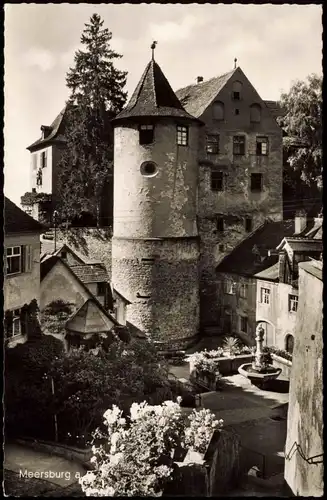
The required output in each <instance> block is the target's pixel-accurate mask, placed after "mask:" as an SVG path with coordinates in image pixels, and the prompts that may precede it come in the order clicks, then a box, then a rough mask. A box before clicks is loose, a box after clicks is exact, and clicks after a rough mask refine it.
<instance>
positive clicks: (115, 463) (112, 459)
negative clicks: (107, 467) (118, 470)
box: [110, 453, 124, 465]
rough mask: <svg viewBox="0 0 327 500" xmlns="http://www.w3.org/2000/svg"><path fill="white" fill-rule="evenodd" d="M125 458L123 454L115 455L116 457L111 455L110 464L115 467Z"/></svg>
mask: <svg viewBox="0 0 327 500" xmlns="http://www.w3.org/2000/svg"><path fill="white" fill-rule="evenodd" d="M123 457H124V454H123V453H115V454H114V455H110V463H111V464H113V465H117V464H118V463H119V462H120V461H121V460H122V458H123Z"/></svg>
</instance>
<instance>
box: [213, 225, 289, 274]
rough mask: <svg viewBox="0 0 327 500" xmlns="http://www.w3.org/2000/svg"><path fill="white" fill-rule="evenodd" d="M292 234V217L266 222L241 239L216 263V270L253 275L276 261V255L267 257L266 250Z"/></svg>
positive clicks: (273, 247)
mask: <svg viewBox="0 0 327 500" xmlns="http://www.w3.org/2000/svg"><path fill="white" fill-rule="evenodd" d="M292 234H294V220H293V219H292V220H285V221H277V222H266V223H265V224H263V225H262V226H260V227H259V228H258V229H257V230H255V231H254V232H253V233H252V234H250V235H249V236H248V237H247V238H246V239H244V240H243V241H241V243H239V244H238V245H237V246H236V247H235V248H234V250H232V252H231V253H230V254H229V255H227V256H226V257H225V258H224V259H223V260H222V261H221V262H220V264H218V266H217V268H216V271H217V272H219V273H234V274H240V275H243V276H254V275H255V274H257V273H258V272H260V271H262V270H263V269H266V268H267V267H269V266H272V265H274V264H275V263H276V262H277V260H278V255H272V256H270V257H268V250H272V249H275V248H276V247H277V245H279V243H280V242H281V240H282V239H283V238H284V237H285V236H291V235H292ZM260 257H261V258H260Z"/></svg>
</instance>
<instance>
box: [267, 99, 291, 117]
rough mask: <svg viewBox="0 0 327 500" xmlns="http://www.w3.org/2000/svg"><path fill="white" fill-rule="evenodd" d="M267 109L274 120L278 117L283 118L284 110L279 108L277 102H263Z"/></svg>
mask: <svg viewBox="0 0 327 500" xmlns="http://www.w3.org/2000/svg"><path fill="white" fill-rule="evenodd" d="M263 102H264V103H265V105H266V106H267V108H269V109H270V111H271V113H272V115H273V116H274V118H277V117H278V116H285V115H286V110H285V109H284V108H282V107H281V105H280V104H279V102H278V101H269V100H268V101H267V100H265V101H263Z"/></svg>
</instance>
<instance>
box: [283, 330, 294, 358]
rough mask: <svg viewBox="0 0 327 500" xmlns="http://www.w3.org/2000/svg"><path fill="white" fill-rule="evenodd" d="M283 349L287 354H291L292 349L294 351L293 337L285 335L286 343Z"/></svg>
mask: <svg viewBox="0 0 327 500" xmlns="http://www.w3.org/2000/svg"><path fill="white" fill-rule="evenodd" d="M285 348H286V351H287V352H289V353H290V354H293V349H294V337H293V335H287V337H286V342H285Z"/></svg>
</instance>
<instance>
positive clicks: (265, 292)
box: [260, 287, 270, 304]
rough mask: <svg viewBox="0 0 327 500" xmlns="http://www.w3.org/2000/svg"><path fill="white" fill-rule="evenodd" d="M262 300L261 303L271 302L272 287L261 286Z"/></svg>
mask: <svg viewBox="0 0 327 500" xmlns="http://www.w3.org/2000/svg"><path fill="white" fill-rule="evenodd" d="M260 302H261V304H270V288H263V287H261V289H260Z"/></svg>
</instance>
